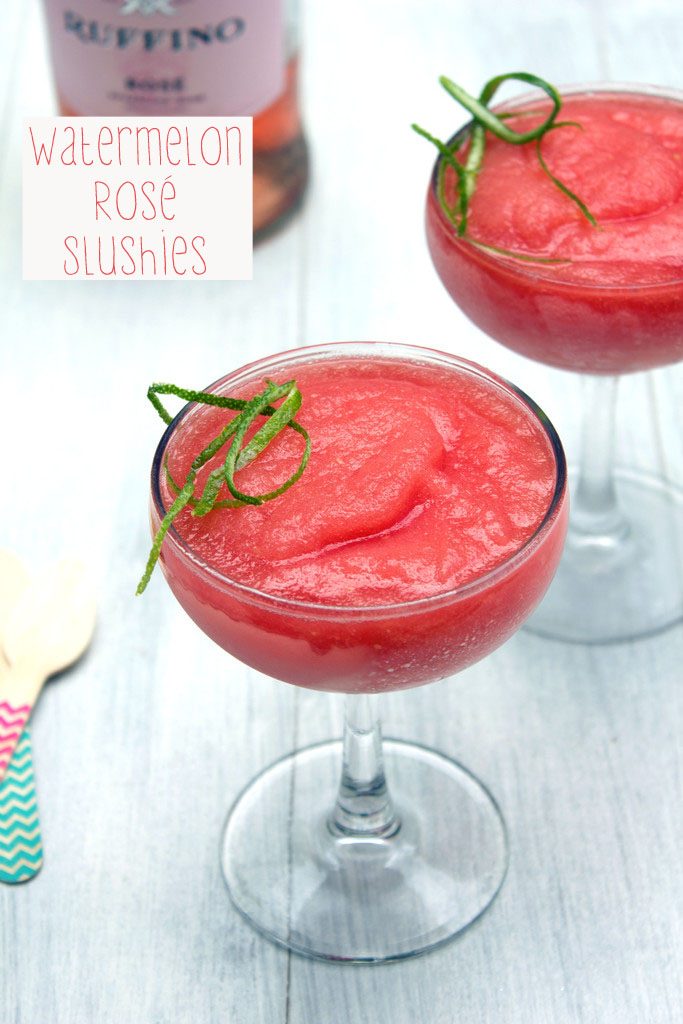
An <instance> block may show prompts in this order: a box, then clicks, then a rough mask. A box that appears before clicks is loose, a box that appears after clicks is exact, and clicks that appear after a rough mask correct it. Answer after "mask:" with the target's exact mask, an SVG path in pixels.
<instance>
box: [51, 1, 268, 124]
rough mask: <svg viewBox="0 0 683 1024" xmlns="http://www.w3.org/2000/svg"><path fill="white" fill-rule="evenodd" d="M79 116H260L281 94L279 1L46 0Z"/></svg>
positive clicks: (66, 88) (59, 68) (64, 100)
mask: <svg viewBox="0 0 683 1024" xmlns="http://www.w3.org/2000/svg"><path fill="white" fill-rule="evenodd" d="M45 6H46V9H47V20H48V29H49V33H50V42H51V47H52V59H53V62H54V69H55V77H56V82H57V90H58V93H59V98H60V103H61V105H62V107H64V108H65V109H66V110H68V111H69V112H70V113H75V114H83V115H88V114H98V115H102V116H113V117H115V116H125V115H127V114H130V115H134V116H138V117H144V116H146V115H151V116H170V115H174V114H183V115H186V116H192V115H202V116H207V115H208V116H211V115H215V114H232V115H241V114H256V113H258V112H259V111H260V110H263V109H264V108H265V107H267V106H269V105H270V104H271V103H272V102H273V101H274V100H275V99H277V97H278V96H279V95H280V94H281V93H282V92H283V90H284V76H285V51H284V45H285V42H284V36H285V26H284V19H283V11H282V0H45Z"/></svg>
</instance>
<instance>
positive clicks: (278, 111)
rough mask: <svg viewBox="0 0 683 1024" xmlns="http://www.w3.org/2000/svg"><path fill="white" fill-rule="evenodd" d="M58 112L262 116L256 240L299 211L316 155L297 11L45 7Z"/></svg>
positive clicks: (192, 3) (217, 1)
mask: <svg viewBox="0 0 683 1024" xmlns="http://www.w3.org/2000/svg"><path fill="white" fill-rule="evenodd" d="M44 3H45V10H46V14H47V24H48V32H49V37H50V49H51V53H52V62H53V67H54V74H55V82H56V88H57V96H58V102H59V110H60V113H62V114H64V115H67V116H72V117H73V116H88V115H101V116H112V117H117V116H118V117H123V116H126V115H132V116H143V117H146V116H163V117H169V116H173V115H179V114H182V115H183V116H193V115H196V116H215V115H223V114H225V115H233V116H237V115H243V114H252V115H253V117H254V233H255V236H256V237H258V236H259V235H262V234H264V233H265V232H267V231H269V230H270V229H271V228H273V227H274V226H275V225H276V224H278V223H279V222H280V221H281V220H282V219H283V218H284V217H285V215H286V214H287V213H289V212H290V211H291V210H293V209H295V208H296V206H297V205H298V203H299V201H300V200H301V197H302V195H303V191H304V189H305V186H306V181H307V176H308V157H307V149H306V142H305V139H304V135H303V131H302V126H301V117H300V113H299V105H298V97H297V74H298V47H297V21H296V11H295V5H294V3H292V2H290V3H289V4H288V10H287V11H285V6H284V0H44Z"/></svg>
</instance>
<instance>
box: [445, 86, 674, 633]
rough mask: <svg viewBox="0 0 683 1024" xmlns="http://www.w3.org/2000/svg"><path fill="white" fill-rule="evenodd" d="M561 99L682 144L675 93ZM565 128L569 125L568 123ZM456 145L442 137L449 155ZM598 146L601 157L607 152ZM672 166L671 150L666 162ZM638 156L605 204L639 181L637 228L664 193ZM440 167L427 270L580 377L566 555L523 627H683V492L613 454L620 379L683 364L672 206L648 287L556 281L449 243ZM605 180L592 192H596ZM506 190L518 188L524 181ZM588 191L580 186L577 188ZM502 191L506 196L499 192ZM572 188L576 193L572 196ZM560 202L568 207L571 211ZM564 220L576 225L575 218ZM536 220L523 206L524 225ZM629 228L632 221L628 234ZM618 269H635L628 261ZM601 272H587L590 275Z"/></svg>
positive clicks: (537, 268) (617, 170)
mask: <svg viewBox="0 0 683 1024" xmlns="http://www.w3.org/2000/svg"><path fill="white" fill-rule="evenodd" d="M560 91H561V93H562V95H563V97H565V98H567V99H569V98H574V99H576V98H578V99H583V98H585V97H587V98H589V99H590V100H591V101H599V102H605V103H610V104H611V105H612V108H611V109H613V111H614V114H613V117H614V120H615V121H618V120H619V117H620V114H619V104H620V97H627V98H628V97H631V98H635V100H636V101H637V102H638V103H639V104H640V105H641V107H642V110H640V112H639V114H638V116H639V117H640V118H641V122H640V125H641V128H642V126H643V125H645V126H646V127H645V128H644V129H643V130H644V133H645V134H643V135H641V138H643V139H644V140H645V142H647V139H648V136H647V118H648V110H649V109H651V111H652V116H655V113H656V115H657V116H661V112H662V110H664V112H665V113H666V111H667V110H668V111H669V112H670V113H675V115H676V118H677V123H678V125H679V132H683V94H681V93H677V92H674V91H671V90H666V91H665V90H662V89H656V88H650V87H646V86H640V85H639V86H625V85H613V84H609V85H598V86H592V85H591V86H577V87H572V88H570V89H562V90H560ZM662 104H664V105H665V106H664V107H662ZM539 106H540V108H541V110H544V109H545V110H546V112H547V110H548V109H549V105H547V104H546V105H545V106H544V104H543V103H540V104H539V103H538V99H537V97H535V98H533V99H532V98H531V97H530V96H528V95H526V96H524V97H521V98H520V99H516V100H515V101H514V102H512V103H507V104H505V105H504V106H503V107H502V108H500V109H502V110H504V111H505V112H506V114H508V115H509V114H511V113H513V112H514V111H519V110H521V109H523V108H525V109H529V108H531V107H533V108H535V109H538V108H539ZM564 116H565V115H564V111H563V113H562V115H561V117H562V118H564ZM566 116H567V117H569V118H572V119H574V115H573V114H571V113H570V114H568V115H566ZM579 120H580V119H579ZM508 123H510V122H508ZM578 129H579V125H570V126H569V127H565V128H562V131H563V132H565V133H566V134H565V139H566V140H568V142H567V145H570V144H571V138H572V137H571V134H570V133H571V132H572V131H573V130H575V131H577V132H578ZM567 133H569V134H567ZM635 137H636V136H635V135H634V138H635ZM458 138H459V136H458V135H456V136H454V138H453V139H452V140H451V143H450V144H451V145H452V144H453V143H454V142H455V141H456V140H457V139H458ZM544 144H545V143H544ZM603 144H604V146H605V147H608V146H609V140H607V141H604V143H603ZM529 145H530V146H533V143H531V144H529ZM634 145H635V146H636V148H637V144H634ZM642 145H645V143H642ZM667 145H668V146H670V143H669V142H668V141H667ZM516 148H517V147H515V146H511V147H509V149H510V150H514V149H516ZM679 150H680V147H679ZM531 152H533V150H531ZM630 156H633V158H634V160H635V161H639V166H638V168H637V170H636V171H634V172H633V173H632V171H631V168H630V166H629V165H628V164H626V166H624V163H625V161H627V160H628V159H629V158H630ZM680 156H681V154H680V152H678V154H677V155H676V153H675V152H674V155H673V157H672V159H673V160H676V159H678V160H680ZM648 157H649V153H648V154H638V153H637V152H635V153H631V154H629V153H628V151H624V152H622V153H620V154H619V156H617V155H615V157H614V168H613V170H614V177H615V180H616V183H617V185H616V189H615V195H617V199H616V200H615V202H618V201H619V200H618V189H622V190H623V189H624V188H631V187H633V188H634V189H635V188H637V177H638V173H639V172H641V171H643V172H644V181H643V184H642V189H641V201H644V202H646V203H650V205H651V206H652V207H653V210H652V211H650V210H648V213H647V216H655V217H656V216H657V215H658V210H657V200H656V198H655V199H653V198H652V193H653V189H656V188H661V189H662V191H663V190H664V185H663V184H662V178H661V173H660V170H659V168H657V169H656V170H655V169H654V168H653V167H649V166H648V164H649V159H648ZM442 159H443V158H439V160H437V164H436V166H435V168H434V173H433V175H432V180H431V185H430V188H429V191H428V198H427V237H428V243H429V248H430V252H431V256H432V259H433V262H434V265H435V267H436V269H437V271H438V273H439V275H440V277H441V280H442V281H443V283H444V285H445V286H446V288H447V290H448V291H449V293H450V295H451V296H452V298H453V299H454V300H455V302H456V303H457V304H458V305H459V306H460V307H461V309H463V311H464V312H465V313H466V314H467V315H468V316H469V317H470V318H471V319H472V320H473V321H474V322H475V323H476V324H477V325H478V326H479V327H481V328H482V329H483V330H484V331H485V332H486V333H487V334H489V335H490V336H491V337H492V338H494V339H495V340H497V341H500V342H501V343H502V344H504V345H507V346H508V347H509V348H512V349H515V350H516V351H518V352H520V353H522V354H523V355H526V356H528V357H530V358H532V359H536V360H539V361H541V362H544V363H547V364H549V365H552V366H556V367H560V368H562V369H565V370H573V371H578V372H579V373H581V374H583V375H584V382H585V388H584V391H585V409H584V414H583V430H582V443H581V451H580V456H579V460H578V463H579V465H578V471H577V480H576V486H575V488H574V491H573V496H572V515H571V520H570V527H569V531H568V535H567V545H566V548H565V553H564V556H563V559H562V562H561V565H560V568H559V570H558V573H557V576H556V578H555V580H554V582H553V585H552V587H551V589H550V591H549V593H548V595H547V597H546V598H545V600H544V601H543V604H542V605H541V607H540V608H539V610H538V611H537V612H536V614H535V615H534V616H533V617H532V619H531V620H530V623H529V628H531V629H532V630H534V631H536V632H538V633H541V634H543V635H547V636H551V637H555V638H557V639H563V640H570V641H577V642H587V643H600V642H609V641H619V640H626V639H633V638H635V637H638V636H643V635H647V634H650V633H653V632H656V631H658V630H660V629H663V628H665V627H667V626H669V625H671V624H672V623H674V622H676V621H678V620H679V619H680V618H681V617H682V616H683V576H682V575H681V561H682V556H683V549H682V546H683V494H682V493H681V491H680V490H679V489H678V488H676V487H675V486H673V485H672V484H671V483H668V482H666V481H664V480H662V479H659V478H657V477H655V476H651V475H647V474H644V473H636V472H634V471H632V470H628V469H615V467H614V460H613V452H614V446H615V417H614V413H615V397H616V389H617V381H618V378H619V376H620V375H622V374H625V373H631V372H634V371H639V370H647V369H652V368H654V367H657V366H661V365H665V364H668V363H673V362H676V361H677V360H680V359H681V358H683V268H682V267H681V265H680V262H681V261H680V258H673V257H669V256H668V248H669V247H670V246H671V245H672V244H673V243H672V241H671V239H672V237H673V236H672V234H671V230H672V229H671V223H672V222H671V221H670V216H671V215H670V213H669V212H668V211H669V210H670V206H671V202H672V197H671V196H670V195H669V194H668V193H667V195H666V196H664V195H663V197H662V200H661V206H662V209H663V216H664V218H665V219H666V220H667V224H664V223H663V224H662V231H661V234H660V236H659V238H660V244H661V246H662V253H661V258H660V260H659V269H658V271H657V276H656V279H655V277H654V276H652V274H651V272H650V276H649V278H648V277H645V278H644V279H643V280H642V281H638V278H637V272H636V271H634V270H633V262H631V266H630V267H626V271H627V273H626V275H625V277H624V280H622V281H619V279H618V277H619V269H620V268H619V267H618V266H617V265H613V266H611V267H609V268H608V270H609V276H608V277H606V278H605V279H604V280H602V279H601V274H600V270H599V269H598V270H597V271H596V270H595V269H593V270H591V271H590V273H588V272H586V273H585V274H584V275H582V273H581V265H580V260H579V262H577V263H576V265H575V267H574V268H572V271H571V272H570V273H569V274H567V273H566V271H565V270H564V268H563V267H562V261H556V262H557V264H558V265H555V262H554V261H552V260H549V261H544V260H543V259H540V260H538V261H536V262H534V261H533V259H531V260H529V259H527V258H526V257H525V258H521V259H519V258H514V257H513V256H512V255H510V254H507V253H505V252H503V251H495V250H494V249H493V248H491V247H486V246H482V245H479V244H472V241H471V240H468V238H466V237H459V236H458V234H457V232H456V230H455V228H454V226H453V223H452V222H451V220H450V219H449V218H448V216H446V214H445V213H444V210H443V208H442V206H441V204H440V201H439V194H438V180H439V166H440V163H441V162H442ZM601 159H603V158H602V157H601ZM665 159H666V153H664V155H663V156H662V160H665ZM620 161H621V166H620ZM643 164H644V165H645V167H643V166H642V165H643ZM485 166H486V165H485V163H484V168H485ZM653 175H654V177H653ZM625 179H627V184H626V185H624V180H625ZM611 180H612V179H610V178H607V179H606V180H605V181H604V182H603V186H602V187H603V189H604V190H605V191H607V190H609V189H610V187H611ZM634 182H635V184H634ZM513 184H514V188H515V189H518V190H523V189H524V187H525V183H524V178H523V176H518V177H517V178H515V180H514V183H513ZM593 185H594V183H593V182H590V183H589V185H587V186H586V188H588V187H590V188H593ZM505 187H508V188H509V187H510V184H509V182H508V183H507V184H506V186H505ZM573 187H574V188H575V190H576V191H580V190H581V186H580V185H579V186H578V187H577V186H574V185H573ZM549 188H550V192H551V193H552V191H553V190H552V188H551V187H549ZM674 191H675V190H674ZM679 192H680V188H679ZM555 195H556V194H555ZM643 196H645V199H643ZM584 198H585V197H584ZM673 199H674V200H675V196H674V197H673ZM566 202H567V203H568V204H569V209H570V210H571V209H574V208H573V207H572V206H571V202H570V200H569V199H566ZM589 205H590V204H589ZM623 212H624V211H621V213H620V214H617V215H615V217H614V221H613V222H612V223H616V221H617V220H618V219H619V217H620V216H621V215H622V214H623ZM574 214H575V216H576V217H577V218H578V220H579V221H581V216H580V214H579V213H578V211H577V210H576V209H574ZM534 215H535V214H534V211H533V209H532V208H531V207H530V210H529V218H530V219H533V217H534ZM639 219H640V218H639V217H634V218H633V221H634V224H636V225H637V222H638V220H639ZM607 221H609V217H608V218H607ZM584 228H585V234H586V236H590V234H591V231H594V232H595V234H594V235H593V238H595V239H596V240H597V242H596V245H597V246H598V247H599V245H600V244H601V240H602V239H604V237H605V235H604V229H605V226H604V224H603V225H602V226H601V225H600V224H598V227H597V228H595V229H592V228H589V227H587V226H586V225H585V222H584ZM627 230H631V228H628V229H627ZM633 230H637V226H636V228H635V229H633ZM601 231H603V234H602V236H601V234H600V232H601ZM675 233H676V229H675V228H674V234H675ZM677 233H678V234H680V231H678V232H677ZM481 241H482V242H484V243H486V241H487V239H486V238H483V239H481ZM650 244H652V243H650ZM631 249H633V246H632V245H631ZM655 255H656V254H655ZM629 259H630V260H631V261H633V255H631V256H630V257H629ZM643 259H644V260H645V259H646V256H645V255H643ZM569 262H571V261H569ZM599 266H600V264H599V262H598V261H597V260H596V263H595V267H598V268H599ZM574 271H575V272H574Z"/></svg>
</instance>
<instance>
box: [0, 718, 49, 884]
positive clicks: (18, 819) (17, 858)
mask: <svg viewBox="0 0 683 1024" xmlns="http://www.w3.org/2000/svg"><path fill="white" fill-rule="evenodd" d="M42 864H43V844H42V840H41V837H40V822H39V821H38V800H37V797H36V784H35V777H34V773H33V758H32V756H31V738H30V736H29V732H28V729H24V731H23V732H22V734H21V736H20V738H19V742H18V744H17V746H16V749H15V751H14V754H13V755H12V759H11V761H10V763H9V767H8V768H7V772H6V774H5V777H4V779H3V780H2V783H0V882H8V883H9V884H10V885H14V884H15V883H17V882H28V881H29V879H31V878H33V877H34V875H37V874H38V872H39V871H40V869H41V867H42Z"/></svg>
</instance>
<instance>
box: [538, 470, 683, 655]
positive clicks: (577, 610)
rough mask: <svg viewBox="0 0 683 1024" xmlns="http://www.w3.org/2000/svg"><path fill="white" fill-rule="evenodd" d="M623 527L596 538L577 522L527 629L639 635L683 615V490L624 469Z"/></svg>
mask: <svg viewBox="0 0 683 1024" xmlns="http://www.w3.org/2000/svg"><path fill="white" fill-rule="evenodd" d="M615 482H616V491H617V499H618V502H619V509H620V512H621V514H622V516H623V530H622V531H621V533H619V534H617V535H616V536H614V537H597V538H596V537H592V536H590V535H589V534H587V533H583V534H582V533H581V532H580V531H579V530H577V529H576V528H575V526H573V525H572V520H571V518H570V525H569V533H568V535H567V544H566V547H565V551H564V554H563V556H562V561H561V562H560V567H559V569H558V570H557V575H556V576H555V579H554V580H553V582H552V584H551V587H550V590H549V591H548V594H547V595H546V597H545V598H544V600H543V602H542V603H541V605H540V606H539V608H538V609H537V611H536V612H535V613H534V614H533V615H532V616H531V618H530V619H529V620H528V622H527V623H526V626H525V627H524V628H526V629H528V630H529V631H530V632H531V633H537V634H539V635H540V636H546V637H551V638H552V639H554V640H566V641H568V642H570V643H585V644H604V643H618V642H620V641H625V640H635V639H638V638H639V637H645V636H648V635H650V634H652V633H658V632H660V631H661V630H663V629H667V627H669V626H671V625H673V624H674V623H676V622H679V621H680V620H681V619H683V570H682V567H683V491H681V490H680V489H679V488H677V487H674V486H673V485H672V484H670V483H667V482H666V481H664V480H660V479H659V478H657V477H653V476H648V475H646V474H641V473H636V472H631V471H629V470H617V472H616V476H615Z"/></svg>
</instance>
